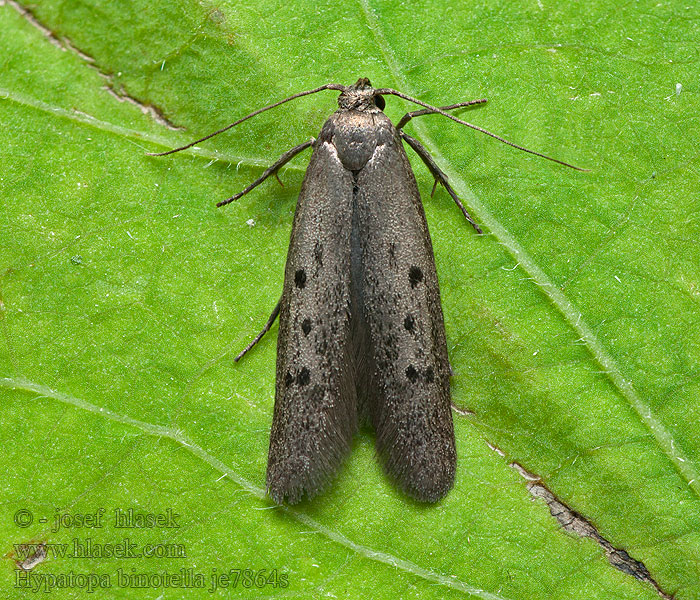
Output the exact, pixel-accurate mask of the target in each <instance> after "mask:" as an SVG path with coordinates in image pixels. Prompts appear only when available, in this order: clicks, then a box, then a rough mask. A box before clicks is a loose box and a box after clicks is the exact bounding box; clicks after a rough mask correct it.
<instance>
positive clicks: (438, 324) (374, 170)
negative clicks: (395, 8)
mask: <svg viewBox="0 0 700 600" xmlns="http://www.w3.org/2000/svg"><path fill="white" fill-rule="evenodd" d="M322 90H336V91H339V92H340V96H339V97H338V110H337V111H336V112H335V113H333V114H332V115H331V116H330V118H329V119H328V120H327V121H326V123H325V124H324V125H323V128H322V129H321V132H320V134H319V136H318V138H316V139H311V140H310V141H307V142H304V143H302V144H300V145H298V146H296V147H294V148H292V149H291V150H289V151H287V152H285V153H284V154H283V155H282V156H281V157H280V159H279V160H278V161H277V162H275V163H274V164H273V165H272V166H270V167H269V168H268V169H267V170H265V172H264V173H263V174H262V175H261V176H260V177H259V178H258V179H257V180H256V181H254V182H253V183H252V184H251V185H249V186H248V187H247V188H246V189H244V190H243V191H242V192H240V193H238V194H236V195H235V196H233V197H231V198H229V199H227V200H223V201H221V202H219V203H218V204H217V206H223V205H226V204H229V203H230V202H233V201H235V200H237V199H238V198H240V197H241V196H243V195H244V194H247V193H248V192H250V191H251V190H252V189H254V188H255V187H256V186H258V185H259V184H261V183H262V182H263V181H265V180H266V179H267V178H268V177H270V176H271V175H275V176H276V175H277V172H278V171H279V169H280V168H281V167H282V166H283V165H284V164H286V163H287V162H288V161H289V160H291V159H292V158H293V157H294V156H296V155H297V154H299V153H300V152H302V151H303V150H305V149H307V148H309V147H310V148H312V155H311V160H310V162H309V166H308V168H307V170H306V174H305V176H304V181H303V183H302V186H301V192H300V194H299V199H298V201H297V206H296V212H295V214H294V223H293V226H292V234H291V240H290V244H289V252H288V254H287V264H286V268H285V275H284V287H283V291H282V297H281V299H280V301H279V302H278V303H277V306H276V307H275V309H274V310H273V312H272V315H271V316H270V318H269V320H268V322H267V323H266V325H265V327H264V328H263V329H262V331H261V332H260V333H259V334H258V335H257V336H256V338H255V339H254V340H253V341H252V342H251V343H250V344H249V345H248V346H247V347H246V348H245V349H244V350H243V352H241V353H240V354H239V355H238V356H237V357H236V359H235V360H236V361H238V360H239V359H240V358H241V357H242V356H243V355H244V354H245V353H246V352H248V351H249V350H250V349H251V348H252V347H253V346H254V345H255V344H256V343H257V342H258V341H259V340H260V339H261V338H262V336H263V335H264V334H265V333H266V332H267V331H268V330H269V329H270V328H271V327H272V325H273V323H274V321H275V319H276V318H277V317H278V316H279V334H278V341H277V373H276V375H277V381H276V395H275V407H274V415H273V421H272V429H271V433H270V447H269V455H268V465H267V490H268V492H269V494H270V496H271V497H272V499H273V500H274V501H275V502H277V503H278V504H281V503H283V502H284V501H285V500H286V501H288V502H289V503H292V504H293V503H296V502H299V501H300V500H301V499H302V497H303V496H304V495H306V496H307V497H308V498H312V497H313V496H315V495H316V494H317V493H319V492H320V491H321V490H322V489H323V488H324V487H325V486H326V484H327V483H328V482H329V481H330V480H331V478H332V477H333V476H334V475H335V473H336V472H337V470H338V468H339V466H340V464H341V462H342V461H343V459H344V457H345V456H346V455H347V454H348V452H349V450H350V445H351V441H352V437H353V434H354V433H355V431H356V430H357V428H358V424H359V423H361V422H369V423H370V424H371V425H372V427H373V428H374V430H375V432H376V446H377V450H378V454H379V456H380V457H381V460H382V463H383V466H384V469H385V471H386V472H387V473H388V475H389V476H390V478H391V479H393V480H394V481H395V482H396V483H397V485H398V486H399V488H400V489H401V490H403V491H404V492H405V493H406V494H407V495H408V496H410V497H412V498H414V499H416V500H418V501H421V502H435V501H437V500H439V499H440V498H442V497H443V496H445V495H446V494H447V492H448V491H449V490H450V489H451V488H452V486H453V483H454V479H455V469H456V460H457V458H456V451H455V435H454V427H453V423H452V412H451V400H450V376H451V367H450V363H449V360H448V357H447V343H446V339H445V325H444V320H443V314H442V308H441V304H440V290H439V285H438V277H437V272H436V269H435V259H434V257H433V248H432V243H431V240H430V234H429V232H428V226H427V223H426V218H425V213H424V211H423V206H422V203H421V199H420V194H419V192H418V186H417V184H416V179H415V177H414V175H413V171H412V169H411V165H410V163H409V161H408V157H407V156H406V152H405V150H404V147H403V144H404V142H405V143H406V144H407V145H408V146H409V147H410V148H412V149H413V150H414V151H415V152H416V153H417V154H418V156H419V157H420V158H421V160H422V161H423V162H424V163H425V165H426V166H427V167H428V169H429V171H430V173H431V174H432V176H433V177H434V179H435V186H437V184H438V183H440V184H441V185H442V186H444V188H445V189H446V190H447V192H448V193H449V194H450V196H451V197H452V198H453V200H454V201H455V203H456V204H457V206H458V207H459V208H460V210H461V211H462V214H463V215H464V217H465V218H466V219H467V220H468V221H469V222H470V223H471V224H472V226H473V227H474V228H475V229H476V231H477V232H479V233H481V229H480V228H479V226H478V225H477V224H476V223H475V221H474V220H473V219H472V218H471V216H470V215H469V213H468V212H467V210H466V209H465V207H464V206H463V204H462V202H461V201H460V200H459V198H458V197H457V194H456V193H455V191H454V190H453V189H452V187H451V186H450V184H449V183H448V181H447V176H446V175H445V174H444V173H443V172H442V171H441V170H440V168H439V167H438V166H437V164H436V163H435V161H434V160H433V158H432V157H431V156H430V154H429V153H428V152H427V150H426V149H425V148H424V147H423V146H422V145H421V144H420V142H418V140H416V139H414V138H413V137H411V136H409V135H408V134H407V133H406V132H404V131H403V127H404V126H405V125H406V123H408V122H409V121H410V120H411V119H412V118H413V117H416V116H420V115H425V114H431V113H439V114H441V115H444V116H446V117H448V118H450V119H452V120H454V121H456V122H458V123H461V124H463V125H467V126H468V127H471V128H473V129H477V130H479V131H482V132H483V133H486V134H487V135H490V136H492V137H495V138H497V139H498V140H500V141H502V142H504V143H506V144H509V145H511V146H515V147H516V148H519V149H521V150H525V151H526V152H530V153H532V154H536V155H538V156H542V157H544V158H547V159H549V160H553V161H555V162H558V163H560V164H564V165H566V166H570V167H572V168H575V169H578V170H583V169H579V168H578V167H573V165H569V164H568V163H564V162H562V161H559V160H556V159H553V158H551V157H548V156H545V155H544V154H540V153H538V152H534V151H532V150H528V149H527V148H523V147H522V146H518V145H517V144H513V143H512V142H508V141H507V140H504V139H503V138H501V137H499V136H496V135H495V134H493V133H491V132H488V131H486V130H484V129H482V128H480V127H478V126H476V125H472V124H470V123H467V122H466V121H462V120H461V119H458V118H456V117H454V116H453V115H451V114H449V113H448V112H447V111H450V110H453V109H456V108H463V107H467V106H473V105H478V104H483V103H485V102H486V100H485V99H479V100H473V101H470V102H462V103H459V104H453V105H450V106H444V107H441V108H438V107H434V106H431V105H429V104H426V103H424V102H421V101H420V100H417V99H415V98H412V97H410V96H407V95H405V94H403V93H401V92H398V91H396V90H393V89H390V88H379V89H376V88H373V87H372V85H371V83H370V81H369V79H366V78H360V79H358V80H357V82H356V83H355V84H354V85H351V86H344V85H339V84H326V85H323V86H321V87H318V88H315V89H313V90H309V91H305V92H300V93H298V94H294V95H293V96H290V97H289V98H285V99H284V100H281V101H279V102H276V103H274V104H271V105H269V106H266V107H264V108H261V109H258V110H257V111H255V112H253V113H251V114H249V115H247V116H245V117H243V118H241V119H239V120H238V121H236V122H234V123H232V124H230V125H228V126H226V127H224V128H223V129H220V130H219V131H216V132H214V133H212V134H210V135H208V136H206V137H204V138H201V139H199V140H197V141H195V142H192V143H191V144H188V145H187V146H183V147H181V148H176V149H175V150H170V151H168V152H162V153H158V154H154V155H156V156H162V155H166V154H171V153H173V152H178V151H180V150H184V149H186V148H189V147H191V146H193V145H195V144H197V143H199V142H202V141H204V140H206V139H209V138H210V137H213V136H214V135H218V134H219V133H222V132H223V131H226V130H227V129H230V128H231V127H233V126H235V125H238V124H239V123H241V122H243V121H245V120H246V119H249V118H251V117H253V116H255V115H257V114H259V113H261V112H263V111H266V110H269V109H271V108H274V107H276V106H279V105H280V104H283V103H284V102H288V101H289V100H292V99H294V98H299V97H301V96H306V95H309V94H314V93H316V92H320V91H322ZM387 95H394V96H398V97H400V98H403V99H405V100H408V101H411V102H414V103H416V104H418V105H420V106H423V107H424V109H422V110H418V111H414V112H409V113H407V114H406V115H405V116H404V117H403V118H402V119H401V120H400V121H399V123H398V124H397V125H396V126H394V125H393V123H392V122H391V121H390V120H389V118H388V117H387V116H386V115H385V114H384V112H383V109H384V107H385V99H384V96H387ZM435 186H434V187H433V192H434V191H435Z"/></svg>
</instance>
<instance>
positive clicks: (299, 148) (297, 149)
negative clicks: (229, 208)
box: [216, 138, 315, 207]
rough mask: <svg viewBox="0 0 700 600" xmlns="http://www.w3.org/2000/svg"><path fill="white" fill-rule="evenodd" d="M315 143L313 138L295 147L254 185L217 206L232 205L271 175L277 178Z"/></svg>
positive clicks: (270, 167)
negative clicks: (283, 169)
mask: <svg viewBox="0 0 700 600" xmlns="http://www.w3.org/2000/svg"><path fill="white" fill-rule="evenodd" d="M314 141H315V140H314V139H313V138H311V139H310V140H309V141H308V142H304V143H303V144H299V145H298V146H294V148H292V149H291V150H287V151H286V152H285V153H284V154H283V155H282V156H280V157H279V159H277V162H275V163H274V164H273V165H271V166H269V167H268V168H267V169H265V172H264V173H263V174H262V175H261V176H260V177H258V178H257V179H256V180H255V181H254V182H253V183H251V184H250V185H249V186H248V187H247V188H246V189H244V190H243V191H242V192H238V193H237V194H236V195H235V196H231V197H230V198H227V199H226V200H222V201H221V202H218V203H217V205H216V206H217V207H221V206H225V205H227V204H230V203H231V202H234V201H236V200H238V199H239V198H240V197H241V196H245V195H246V194H247V193H248V192H249V191H250V190H252V189H254V188H256V187H258V186H259V185H260V184H261V183H262V182H263V181H265V180H266V179H267V178H268V177H269V176H270V175H274V176H275V177H277V171H279V170H280V169H281V168H282V167H283V166H284V165H286V164H287V163H288V162H289V161H290V160H292V159H293V158H294V157H295V156H296V155H297V154H299V153H300V152H302V151H304V150H306V149H307V148H308V147H309V146H311V144H313V143H314ZM277 180H278V181H279V177H277ZM280 183H281V182H280Z"/></svg>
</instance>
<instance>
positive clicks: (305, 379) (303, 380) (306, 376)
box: [297, 367, 311, 385]
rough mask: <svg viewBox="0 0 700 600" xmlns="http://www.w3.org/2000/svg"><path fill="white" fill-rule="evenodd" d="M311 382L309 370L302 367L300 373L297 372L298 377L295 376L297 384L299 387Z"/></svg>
mask: <svg viewBox="0 0 700 600" xmlns="http://www.w3.org/2000/svg"><path fill="white" fill-rule="evenodd" d="M309 381H311V373H310V372H309V370H308V369H307V368H306V367H304V368H303V369H302V370H301V371H299V375H297V383H298V384H299V385H306V384H307V383H309Z"/></svg>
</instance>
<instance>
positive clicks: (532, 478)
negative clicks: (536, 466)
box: [510, 463, 673, 600]
mask: <svg viewBox="0 0 700 600" xmlns="http://www.w3.org/2000/svg"><path fill="white" fill-rule="evenodd" d="M510 466H511V467H513V468H514V469H515V470H516V471H518V472H519V473H520V475H522V477H523V478H524V479H526V480H527V481H528V484H527V489H528V491H529V492H530V494H531V495H532V497H533V498H538V499H540V500H544V502H545V503H546V504H547V506H548V508H549V512H550V513H551V515H552V516H553V517H554V518H555V519H556V520H557V521H558V522H559V524H560V525H561V527H562V529H564V531H567V532H569V533H572V534H574V535H576V536H578V537H588V538H591V539H593V540H595V541H596V542H597V543H598V545H600V546H601V547H602V548H603V550H604V551H605V555H606V556H607V558H608V562H609V563H610V564H611V565H612V566H613V567H615V568H616V569H618V570H619V571H622V572H623V573H625V574H627V575H631V576H632V577H634V578H635V579H638V580H639V581H643V582H645V583H648V584H650V585H651V586H653V587H654V589H655V590H656V592H657V593H658V594H659V596H660V597H661V598H664V599H665V600H671V599H672V598H673V596H672V595H669V594H667V593H666V592H664V591H663V590H662V589H661V586H660V585H659V584H658V583H657V582H656V581H655V580H654V578H653V577H652V576H651V573H649V570H648V569H647V568H646V567H645V566H644V563H642V562H641V561H639V560H636V559H634V558H632V557H631V556H630V555H629V553H628V552H627V551H625V550H622V549H621V548H615V547H614V546H613V545H612V544H611V543H610V542H609V541H608V540H606V539H605V538H604V537H603V536H602V535H600V533H598V530H597V529H596V527H595V526H594V525H593V524H592V523H591V522H590V521H588V520H587V519H586V518H585V517H583V516H582V515H580V514H579V513H577V512H576V511H575V510H572V509H571V508H569V507H568V506H567V505H566V504H564V503H563V502H562V501H561V500H559V499H558V498H557V497H556V496H555V495H554V494H553V493H552V492H551V491H550V490H549V489H548V488H547V487H546V486H545V485H544V484H543V483H542V481H541V480H540V478H539V477H538V476H537V475H535V474H533V473H530V472H529V471H527V470H526V469H524V468H523V467H522V466H521V465H519V464H518V463H511V465H510Z"/></svg>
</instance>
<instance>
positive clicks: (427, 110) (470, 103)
mask: <svg viewBox="0 0 700 600" xmlns="http://www.w3.org/2000/svg"><path fill="white" fill-rule="evenodd" d="M478 104H486V98H479V99H478V100H469V101H468V102H459V103H458V104H450V105H449V106H441V107H440V110H454V109H455V108H465V107H467V106H476V105H478ZM433 114H435V111H434V110H433V109H431V108H424V109H422V110H414V111H413V112H409V113H406V114H405V115H404V116H403V117H401V120H400V121H399V124H398V125H397V126H396V129H398V130H399V131H400V130H401V128H402V127H403V126H404V125H405V124H406V123H408V122H409V121H410V120H411V119H412V118H413V117H420V116H422V115H433Z"/></svg>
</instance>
